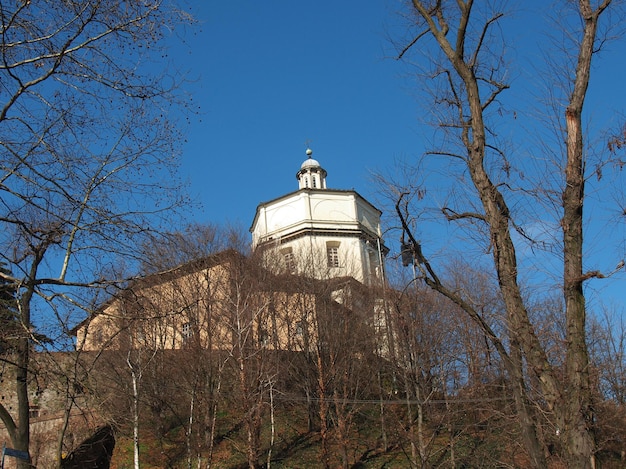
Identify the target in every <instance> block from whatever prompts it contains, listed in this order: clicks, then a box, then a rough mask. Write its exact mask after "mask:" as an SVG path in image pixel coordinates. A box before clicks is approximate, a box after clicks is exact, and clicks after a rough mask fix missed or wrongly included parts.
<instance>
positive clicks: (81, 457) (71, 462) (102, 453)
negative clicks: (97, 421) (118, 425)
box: [61, 425, 115, 469]
mask: <svg viewBox="0 0 626 469" xmlns="http://www.w3.org/2000/svg"><path fill="white" fill-rule="evenodd" d="M114 448H115V433H114V432H113V428H112V427H111V426H110V425H106V426H104V427H100V428H99V429H98V430H96V432H95V433H94V434H93V435H92V436H90V437H89V438H87V439H86V440H85V441H83V442H82V443H81V444H80V445H79V446H78V448H76V449H75V450H74V451H72V452H71V453H70V454H69V455H68V456H67V458H64V459H63V461H62V462H61V468H62V469H109V466H110V464H111V457H112V456H113V449H114Z"/></svg>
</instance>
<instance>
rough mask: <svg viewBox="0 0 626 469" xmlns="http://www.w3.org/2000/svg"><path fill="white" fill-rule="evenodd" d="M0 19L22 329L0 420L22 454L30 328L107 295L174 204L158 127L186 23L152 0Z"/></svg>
mask: <svg viewBox="0 0 626 469" xmlns="http://www.w3.org/2000/svg"><path fill="white" fill-rule="evenodd" d="M0 20H1V25H0V30H1V31H2V34H1V37H0V41H1V46H2V47H1V52H0V55H1V60H0V83H1V84H0V87H1V89H2V97H3V100H2V102H1V103H0V142H1V143H0V152H1V153H0V206H1V208H0V224H1V229H0V233H1V234H0V244H1V246H2V249H0V251H1V254H0V256H1V258H0V261H2V262H3V263H4V264H5V265H6V266H7V268H8V270H9V271H10V273H9V272H6V271H3V272H2V273H1V274H0V275H1V276H2V279H3V284H4V285H5V286H6V288H8V289H9V291H13V292H15V298H16V305H17V306H16V313H17V317H18V321H19V324H20V328H21V331H22V332H21V334H20V338H19V339H18V340H17V342H16V345H15V350H16V357H17V360H16V362H15V363H14V364H13V365H14V366H15V368H16V370H17V373H16V384H17V396H18V400H19V405H18V406H17V409H16V411H15V414H11V413H10V412H9V410H8V409H6V408H4V407H0V417H1V418H2V421H3V422H4V424H5V425H6V428H7V429H8V431H9V435H10V438H11V444H12V445H13V446H14V447H15V448H17V449H20V450H23V451H28V450H29V395H28V389H27V383H28V374H29V359H30V353H31V351H30V348H31V346H32V344H33V342H37V339H38V337H40V336H37V333H38V332H42V331H39V330H38V325H37V324H35V321H36V318H38V317H45V318H46V320H50V324H52V323H53V322H54V321H53V320H52V319H56V320H57V324H56V325H55V327H57V328H60V329H61V330H63V329H65V330H67V329H69V328H70V327H71V325H72V324H68V323H67V322H66V319H68V318H66V317H65V315H64V314H63V311H66V310H67V308H66V307H65V306H64V304H73V303H74V306H75V307H76V306H77V307H78V308H80V307H81V304H82V303H81V302H80V301H79V297H78V296H77V295H75V294H74V293H73V290H75V289H76V288H82V287H93V286H99V285H102V282H101V280H100V279H101V278H104V277H105V276H104V270H107V269H108V270H109V271H111V270H113V269H112V267H113V266H118V267H119V266H120V265H122V263H123V261H122V260H121V258H122V257H126V258H127V259H133V258H134V257H135V255H136V253H137V252H138V250H137V247H136V243H137V241H139V240H140V238H141V237H142V235H143V234H144V233H146V232H147V231H149V230H150V227H153V226H155V224H156V222H158V221H159V214H162V213H164V212H165V211H167V210H169V209H171V208H174V207H177V206H180V205H181V202H182V198H181V196H180V192H179V188H180V185H179V184H178V182H177V178H176V176H175V174H174V172H173V171H174V169H175V161H176V155H177V151H176V146H177V140H178V138H177V137H176V133H175V132H174V130H175V123H174V122H173V121H170V120H169V119H168V117H166V116H167V115H174V114H171V113H170V110H173V109H174V106H176V105H177V104H182V101H179V100H178V98H177V96H176V90H177V87H178V85H179V84H180V80H179V77H176V76H174V75H171V74H169V75H168V73H169V71H164V70H171V69H170V68H168V67H166V65H167V53H166V51H165V49H164V48H163V44H164V43H163V40H164V39H165V38H166V37H167V36H168V34H169V31H170V28H172V27H176V26H177V25H180V24H182V23H186V22H189V18H188V17H187V15H186V14H184V13H183V12H181V11H179V10H176V9H174V8H172V4H170V3H169V2H162V1H160V0H154V1H149V2H108V1H86V2H85V1H65V2H44V3H40V2H2V5H1V6H0ZM156 57H158V58H159V60H160V64H157V65H155V64H154V63H149V62H152V61H153V60H154V58H156ZM143 65H149V66H146V67H145V68H144V67H143ZM161 66H163V68H161ZM115 257H118V258H117V259H114V258H115ZM109 278H110V277H109ZM76 303H78V304H76ZM82 307H83V308H85V309H86V308H87V306H84V305H83V306H82ZM46 315H47V316H46ZM41 324H42V323H40V325H39V327H41ZM47 332H49V331H47Z"/></svg>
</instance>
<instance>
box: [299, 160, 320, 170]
mask: <svg viewBox="0 0 626 469" xmlns="http://www.w3.org/2000/svg"><path fill="white" fill-rule="evenodd" d="M319 167H320V164H319V162H318V161H317V160H314V159H313V158H311V157H309V158H307V159H306V160H304V163H302V166H300V169H304V168H319Z"/></svg>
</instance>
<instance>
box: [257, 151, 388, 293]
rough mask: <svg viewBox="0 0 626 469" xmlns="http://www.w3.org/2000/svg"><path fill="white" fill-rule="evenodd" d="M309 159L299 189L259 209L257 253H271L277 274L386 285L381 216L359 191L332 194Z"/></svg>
mask: <svg viewBox="0 0 626 469" xmlns="http://www.w3.org/2000/svg"><path fill="white" fill-rule="evenodd" d="M307 154H308V155H309V158H308V159H307V160H305V161H304V163H303V164H302V166H301V168H300V170H299V171H298V173H297V175H296V177H297V179H298V182H299V189H298V190H297V191H295V192H292V193H290V194H287V195H284V196H282V197H279V198H277V199H274V200H271V201H269V202H266V203H262V204H260V205H259V206H258V207H257V211H256V215H255V217H254V221H253V223H252V227H251V228H250V231H251V232H252V246H253V249H264V250H266V252H267V255H266V258H267V260H268V262H269V263H270V264H271V263H272V262H273V263H274V266H275V268H276V269H283V270H287V271H291V272H294V273H295V272H297V273H299V274H303V275H308V276H311V277H314V278H321V279H323V278H335V277H344V276H349V277H353V278H355V279H357V280H359V281H360V282H363V283H366V284H381V283H382V282H383V280H384V269H383V265H384V264H383V259H384V254H385V253H386V252H387V249H386V248H385V246H384V244H383V241H382V234H381V230H380V216H381V212H380V210H378V209H377V208H376V207H374V206H373V205H372V204H370V203H369V202H368V201H367V200H365V199H364V198H363V197H361V196H360V195H359V194H358V193H357V192H355V191H353V190H336V189H327V188H326V171H325V170H324V169H322V168H321V166H320V165H319V163H318V162H317V161H316V160H314V159H312V158H310V153H309V152H307Z"/></svg>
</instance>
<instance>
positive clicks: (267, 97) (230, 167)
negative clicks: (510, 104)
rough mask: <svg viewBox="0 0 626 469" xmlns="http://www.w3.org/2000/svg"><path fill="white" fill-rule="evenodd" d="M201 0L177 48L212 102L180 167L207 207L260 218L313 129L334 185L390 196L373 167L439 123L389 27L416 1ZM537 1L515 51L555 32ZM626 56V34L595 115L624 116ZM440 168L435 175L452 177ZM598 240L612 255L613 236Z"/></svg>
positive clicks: (387, 166)
mask: <svg viewBox="0 0 626 469" xmlns="http://www.w3.org/2000/svg"><path fill="white" fill-rule="evenodd" d="M190 3H192V4H193V5H192V11H193V12H194V15H195V16H196V18H197V19H198V20H199V21H200V28H199V29H198V30H197V31H196V32H195V34H188V35H187V36H186V37H185V40H186V41H187V48H183V49H182V52H181V57H180V58H178V60H179V61H180V62H181V63H182V64H183V67H185V68H187V69H188V70H189V76H190V78H192V79H196V82H195V83H192V84H190V85H189V86H188V91H189V92H190V93H191V94H192V95H193V99H194V102H195V104H196V105H197V106H199V107H200V110H201V111H200V115H199V116H197V118H196V119H195V120H194V121H193V122H192V124H191V127H190V128H189V131H188V135H187V139H188V143H187V144H186V146H185V147H184V154H183V166H182V168H181V169H182V176H183V177H184V178H188V179H189V181H190V182H191V192H192V195H194V196H196V197H197V199H198V200H199V201H200V202H202V204H203V206H204V209H203V210H202V211H198V212H196V219H195V221H198V222H212V223H217V224H222V223H229V222H230V223H236V224H240V225H241V226H242V227H244V228H245V229H247V228H248V227H249V226H250V224H251V222H252V219H253V217H254V213H255V209H256V206H257V205H258V204H259V203H260V202H264V201H267V200H270V199H273V198H275V197H278V196H281V195H283V194H285V193H288V192H290V191H293V190H295V189H297V183H296V179H295V174H296V171H297V170H298V169H299V167H300V164H301V163H302V161H303V160H304V159H305V158H306V155H305V149H306V144H305V142H307V141H310V147H311V148H312V149H313V152H314V154H313V156H314V158H316V159H317V160H318V161H319V162H320V163H321V164H322V166H323V167H324V168H325V169H326V170H327V171H328V185H329V187H332V188H338V189H355V190H356V191H358V192H359V193H360V194H361V195H363V196H364V197H366V198H367V199H369V200H371V201H373V202H376V201H377V200H378V198H379V196H378V195H377V191H378V188H377V187H375V185H374V184H372V181H371V172H373V171H382V172H385V173H389V172H390V171H391V170H392V168H393V165H394V160H395V159H398V158H399V159H408V158H411V157H414V156H419V155H421V154H422V153H423V152H424V151H425V150H426V149H427V143H426V139H427V138H428V137H430V136H431V135H432V133H433V132H432V129H430V128H428V127H426V126H425V125H424V124H423V122H422V121H421V116H420V113H421V112H424V109H423V108H422V107H421V106H420V103H419V102H418V101H417V99H418V93H417V92H416V89H415V87H417V86H418V83H417V82H416V81H412V80H411V79H410V77H409V76H408V72H409V69H408V68H407V67H406V65H403V64H401V63H399V62H397V61H395V60H394V59H393V58H392V56H393V55H394V54H395V50H394V48H393V46H392V44H391V42H390V36H391V37H393V38H396V39H398V38H400V37H402V36H403V32H402V31H401V30H400V28H401V25H402V20H401V19H400V18H399V17H398V13H399V10H400V9H401V8H402V6H403V2H400V1H397V0H387V1H371V2H363V1H356V0H341V1H335V0H321V1H316V2H301V1H294V0H276V1H271V2H253V1H249V0H223V1H214V0H208V1H204V0H202V1H201V0H198V1H195V2H190ZM533 4H537V5H542V8H545V7H546V4H545V3H544V2H540V1H532V2H528V3H525V6H524V7H523V8H526V10H525V11H520V12H518V13H519V14H520V15H521V16H520V18H521V20H520V21H519V22H509V23H506V24H508V26H509V27H511V28H515V30H514V31H515V34H516V36H517V38H518V41H516V43H515V44H512V45H511V51H510V53H511V54H512V55H511V56H510V57H511V58H513V60H515V58H522V57H523V56H524V54H525V52H526V51H525V50H524V48H525V47H526V46H524V44H528V45H529V47H534V45H536V43H537V41H540V40H542V39H541V37H540V36H539V35H538V31H539V30H540V28H541V26H540V25H533V24H531V23H529V18H530V17H531V15H532V13H533V12H532V8H533V6H532V5H533ZM533 53H534V52H533ZM625 56H626V45H625V42H624V40H623V39H622V40H620V42H617V43H613V44H612V45H611V46H610V49H609V51H608V52H607V53H606V55H604V56H602V57H600V59H601V60H602V61H603V62H598V64H599V65H598V66H597V67H596V69H595V70H594V76H593V79H594V80H596V81H595V82H594V83H593V86H592V88H591V89H590V93H589V96H590V99H589V108H588V110H589V111H590V114H594V115H595V116H596V117H595V121H594V122H596V124H595V125H601V126H604V125H614V124H615V121H616V120H619V119H623V118H624V110H625V106H624V104H625V96H624V94H623V77H624V76H626V65H625V64H624V60H623V57H625ZM525 60H528V66H527V67H526V69H524V67H520V68H519V69H518V72H517V74H516V75H513V76H512V77H511V79H512V82H513V85H514V86H515V85H516V84H519V83H520V82H523V81H524V80H527V81H528V80H530V81H532V79H533V76H534V71H533V70H532V68H533V66H534V57H533V56H532V54H531V55H530V56H528V57H526V58H525ZM517 96H518V99H521V100H522V101H523V99H524V97H523V96H522V95H519V94H518V95H517ZM520 96H521V97H520ZM440 177H442V178H443V179H442V180H441V181H433V182H434V183H435V185H437V184H438V183H441V184H442V185H445V184H446V181H445V175H443V176H440ZM607 226H608V225H607ZM611 226H613V225H611ZM621 226H622V228H620V229H618V230H617V233H613V234H616V238H615V239H612V240H611V242H612V243H614V244H615V245H616V247H615V249H614V250H611V257H610V258H608V259H606V260H601V261H598V262H599V265H597V266H596V265H595V264H594V265H593V267H596V268H601V269H602V270H606V269H609V267H611V266H614V265H615V263H616V262H613V260H612V259H613V258H614V257H615V256H617V260H619V258H620V257H619V256H620V252H621V256H622V257H623V256H625V255H626V254H624V250H625V247H626V243H625V237H624V229H623V226H624V220H622V221H621ZM608 229H612V230H615V228H608ZM620 230H621V231H620ZM422 234H423V233H422ZM422 234H420V235H422ZM395 236H396V235H394V237H395ZM594 239H595V243H596V244H599V245H601V244H602V243H603V240H598V239H597V238H594ZM394 241H395V240H394ZM596 251H600V255H601V254H602V252H601V251H602V249H601V246H600V249H596ZM616 252H617V254H616ZM599 259H600V258H599ZM609 264H611V265H609ZM624 278H625V277H624V274H623V273H622V274H621V275H616V276H615V277H613V278H612V279H611V280H609V281H607V282H605V283H604V284H603V285H602V288H604V285H608V287H609V290H610V293H608V290H604V291H606V292H607V297H608V296H611V297H615V298H616V299H617V301H619V302H621V303H622V304H624V299H625V294H623V293H622V292H621V290H626V288H624V287H625V286H626V284H625V280H624Z"/></svg>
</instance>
